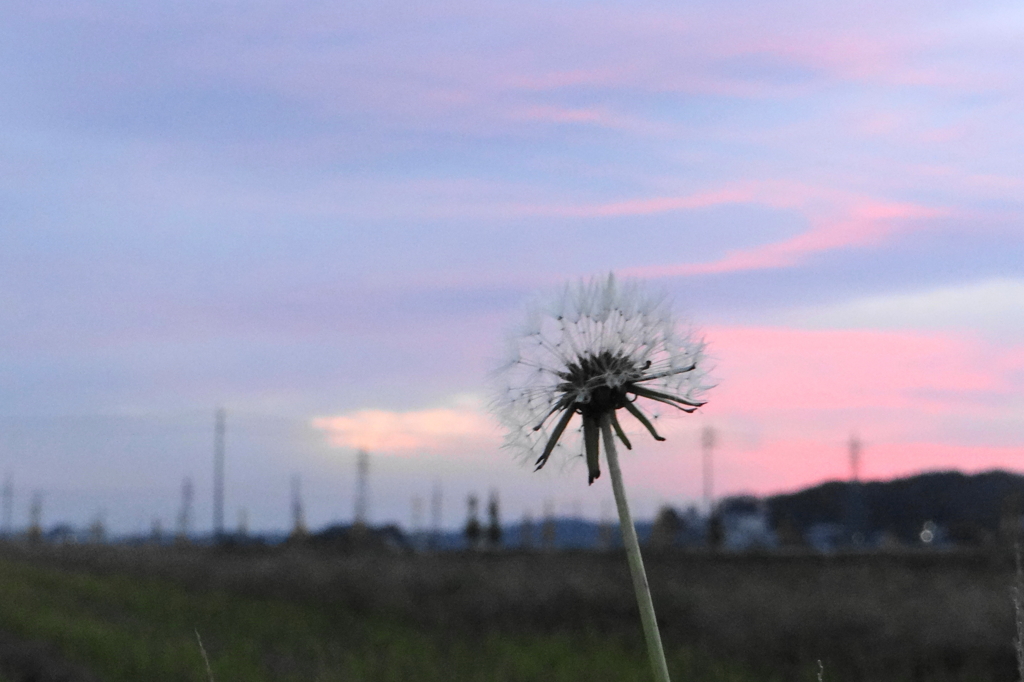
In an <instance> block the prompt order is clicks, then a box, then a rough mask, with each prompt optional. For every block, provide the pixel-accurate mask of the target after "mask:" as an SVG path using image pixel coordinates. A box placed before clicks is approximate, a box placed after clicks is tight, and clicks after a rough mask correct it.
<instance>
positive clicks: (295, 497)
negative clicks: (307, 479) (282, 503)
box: [292, 474, 306, 539]
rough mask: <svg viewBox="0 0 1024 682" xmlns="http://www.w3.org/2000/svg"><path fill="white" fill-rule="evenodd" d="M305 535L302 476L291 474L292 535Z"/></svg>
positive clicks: (296, 536) (298, 536) (299, 536)
mask: <svg viewBox="0 0 1024 682" xmlns="http://www.w3.org/2000/svg"><path fill="white" fill-rule="evenodd" d="M305 535H306V513H305V511H304V510H303V508H302V478H301V477H300V476H299V475H298V474H292V537H293V538H296V539H298V538H302V537H305Z"/></svg>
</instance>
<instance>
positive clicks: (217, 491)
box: [213, 408, 225, 542]
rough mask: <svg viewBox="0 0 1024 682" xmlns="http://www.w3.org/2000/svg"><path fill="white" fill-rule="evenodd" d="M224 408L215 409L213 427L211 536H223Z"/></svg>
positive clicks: (217, 538) (216, 537)
mask: <svg viewBox="0 0 1024 682" xmlns="http://www.w3.org/2000/svg"><path fill="white" fill-rule="evenodd" d="M224 421H225V416H224V408H219V409H218V410H217V417H216V420H215V424H214V429H213V536H214V539H215V540H217V541H218V542H219V541H220V540H221V539H222V538H223V537H224V430H225V424H224Z"/></svg>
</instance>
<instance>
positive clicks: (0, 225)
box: [0, 0, 1024, 533]
mask: <svg viewBox="0 0 1024 682" xmlns="http://www.w3.org/2000/svg"><path fill="white" fill-rule="evenodd" d="M1022 32H1024V13H1022V11H1021V9H1020V7H1019V6H1018V5H1016V4H1014V3H1005V2H985V3H974V4H972V5H971V6H970V7H965V6H963V4H962V3H942V2H940V3H938V4H936V3H934V2H929V3H922V2H913V1H908V2H898V3H892V2H885V3H882V2H862V3H857V4H856V5H850V6H847V7H832V6H821V5H818V4H815V3H803V2H787V3H784V4H783V5H776V6H772V7H767V6H761V5H758V4H756V3H748V2H730V3H724V4H723V3H696V4H693V3H691V4H688V5H687V6H685V7H680V6H678V5H677V4H675V3H659V2H651V3H643V4H642V5H640V6H637V5H635V4H629V5H627V4H624V3H617V2H606V3H601V4H599V5H592V4H589V3H576V2H557V3H554V4H551V3H545V4H530V3H527V4H525V5H524V4H521V3H520V4H516V5H508V4H503V3H493V2H489V3H483V4H480V3H476V4H473V5H472V6H470V5H466V4H464V3H450V2H442V3H432V4H431V5H430V6H429V7H425V6H412V5H410V4H408V3H395V2H385V3H373V4H359V3H357V4H349V5H346V6H344V7H339V6H338V5H337V4H334V3H317V2H313V3H304V4H303V5H302V6H301V7H295V6H293V5H290V4H285V3H280V2H259V3H235V2H225V3H217V4H213V5H211V4H209V3H198V2H179V3H173V4H166V3H151V2H142V3H122V2H116V1H112V0H111V1H95V2H93V1H89V2H75V3H67V2H62V1H58V0H44V1H43V2H31V3H29V2H20V1H17V0H15V1H13V2H8V3H5V5H4V8H3V9H2V10H0V60H2V63H3V65H4V67H3V69H0V119H2V120H3V126H2V129H0V322H2V324H0V473H2V474H4V475H6V476H8V480H9V481H10V482H11V486H12V489H13V500H14V501H13V505H14V507H13V509H14V511H13V521H12V523H13V524H14V525H15V526H19V527H25V526H27V524H28V523H29V515H30V514H29V512H30V507H31V500H32V499H33V495H35V494H37V493H38V494H39V495H40V496H41V499H42V514H43V517H42V518H43V520H44V524H46V525H48V524H53V523H57V522H62V523H69V524H73V525H75V526H82V525H87V524H88V523H90V522H91V520H93V519H94V518H95V517H96V516H97V515H102V516H103V518H104V519H105V521H106V524H107V526H108V528H109V529H110V530H112V531H116V532H118V533H134V532H140V531H143V530H145V529H148V528H149V527H150V525H151V524H152V522H153V519H154V518H157V519H162V522H163V523H164V524H165V525H169V524H173V519H174V517H175V514H176V513H177V510H178V508H179V506H180V498H181V486H182V484H183V481H184V479H185V478H190V479H191V481H192V485H193V486H194V497H195V517H194V525H195V529H196V530H197V531H200V530H206V531H207V532H208V531H209V530H210V529H211V528H212V523H213V522H212V509H211V508H210V505H211V504H212V502H211V500H212V486H213V480H212V479H213V473H212V466H213V464H212V457H213V449H214V440H215V433H214V431H215V413H216V410H218V409H224V410H225V411H226V436H225V442H224V447H225V457H226V469H225V479H224V496H225V497H224V505H225V512H224V513H225V515H226V518H227V519H228V523H229V524H233V522H234V519H235V518H236V515H238V514H242V513H244V514H246V515H247V518H248V523H249V525H250V527H251V528H253V529H259V530H266V531H271V530H287V528H288V527H289V524H290V512H289V509H290V490H291V480H292V477H293V476H295V475H298V476H300V477H301V479H302V481H303V488H302V489H303V494H304V497H305V504H306V510H307V511H306V513H307V516H308V523H309V524H310V525H311V526H321V525H323V524H328V523H332V522H345V521H351V520H352V515H353V514H354V511H353V510H354V504H355V495H356V487H357V476H356V453H357V451H358V449H359V448H365V449H366V450H368V451H369V452H371V453H372V459H373V467H372V473H371V479H370V489H371V491H372V494H371V496H370V497H371V502H370V503H369V507H368V514H369V518H370V520H372V521H373V522H375V523H400V524H406V525H407V524H410V523H411V522H412V516H413V507H414V506H415V503H414V498H417V497H419V498H422V499H424V500H425V499H427V498H428V497H430V496H431V494H432V490H433V489H434V487H435V486H439V487H441V488H442V489H443V490H444V491H445V499H447V500H448V501H449V504H448V505H447V506H446V507H445V511H444V513H443V524H444V525H446V526H449V527H451V528H454V527H456V526H459V525H460V524H461V523H462V522H463V520H464V510H463V500H464V498H465V496H466V495H467V494H469V493H470V492H473V491H478V492H479V494H481V495H482V494H484V493H485V491H486V490H488V489H490V488H500V489H501V494H502V498H503V501H504V508H505V509H506V510H507V513H508V514H509V515H511V516H515V517H518V516H520V515H522V514H524V513H532V514H534V515H539V514H541V513H542V510H543V507H544V505H545V503H547V504H550V505H554V508H555V509H556V510H557V512H558V513H559V514H562V513H563V512H565V513H568V512H570V511H571V512H573V513H577V514H578V515H580V516H582V517H585V518H589V519H591V520H595V521H596V520H599V519H600V517H601V514H602V508H603V506H604V505H606V504H607V500H608V499H609V497H610V493H609V490H608V489H607V488H606V486H607V482H606V481H605V480H603V479H602V480H601V481H599V482H598V483H597V484H596V485H595V486H593V488H588V487H587V486H586V485H585V483H584V481H583V475H582V473H581V471H580V470H579V469H578V468H577V463H575V462H573V461H571V460H570V461H568V462H563V463H562V466H561V468H560V467H550V468H549V469H548V470H545V471H543V472H541V473H539V474H534V473H531V472H530V471H529V468H526V467H523V466H521V465H519V464H517V463H516V462H515V461H513V459H512V458H511V457H509V456H508V455H507V454H506V453H504V452H502V451H501V450H500V449H499V446H500V442H501V441H500V434H499V433H498V431H497V429H496V427H495V425H494V423H493V420H492V418H491V417H490V416H489V414H488V411H487V409H486V407H487V403H488V401H489V395H488V389H487V385H488V384H487V382H488V372H489V371H490V370H492V369H493V368H494V367H495V366H496V365H497V364H498V363H500V361H501V359H502V356H503V352H504V351H503V339H504V336H505V335H506V334H507V333H508V332H509V331H510V330H513V329H514V328H515V325H516V324H517V323H518V322H519V320H520V318H521V311H522V307H523V304H524V303H525V302H526V301H527V300H529V299H530V297H531V296H533V295H535V293H536V292H544V291H548V290H551V289H553V288H554V287H556V286H557V285H558V284H559V283H561V282H563V281H565V280H567V279H572V278H577V277H580V276H588V275H591V274H595V273H597V274H599V273H604V272H607V271H614V272H615V273H617V274H619V275H620V276H624V277H639V278H644V279H648V280H653V284H655V285H656V286H662V287H664V288H665V289H666V290H667V291H668V292H669V293H670V295H671V296H672V297H673V299H674V301H675V307H676V309H677V311H678V312H679V314H680V316H681V318H682V319H684V320H688V321H689V322H690V323H692V324H693V325H694V326H695V328H696V329H698V333H699V334H701V335H703V336H704V337H705V338H706V340H707V342H708V347H709V352H710V355H711V356H712V358H713V362H714V365H715V366H716V369H715V370H714V374H713V376H714V378H715V379H716V380H717V382H718V384H719V385H718V387H717V388H715V389H714V390H713V391H712V392H711V393H710V394H709V398H710V402H709V403H708V405H707V407H706V408H704V409H703V410H701V412H700V413H699V414H698V415H696V416H694V417H692V418H681V419H671V420H667V421H666V422H665V423H664V426H663V427H662V428H664V429H665V430H666V431H667V432H668V436H669V439H668V442H667V443H663V444H655V443H648V442H644V441H642V445H640V447H638V448H637V451H636V452H634V453H631V454H630V457H629V460H628V462H627V470H626V476H627V480H628V483H629V485H630V487H631V489H632V490H634V491H635V493H634V495H635V500H636V501H635V504H636V506H637V508H638V515H639V516H641V517H646V518H651V517H653V515H654V514H655V512H656V510H657V509H658V508H659V507H660V506H661V505H663V504H671V505H675V506H678V507H686V506H688V505H690V504H696V503H701V502H702V501H703V500H704V490H703V482H702V481H703V474H702V470H701V462H702V459H701V445H700V443H701V437H700V433H701V431H702V429H704V428H705V427H711V428H713V429H715V431H716V434H717V441H716V449H715V463H714V471H715V472H714V484H713V485H714V491H715V493H714V494H715V496H718V495H720V494H740V493H753V494H758V495H765V494H772V493H779V492H786V491H794V490H797V489H800V488H802V487H806V486H808V485H812V484H816V483H819V482H821V481H825V480H830V479H845V478H848V477H849V476H850V464H849V457H848V443H849V440H850V438H851V437H856V438H858V439H860V441H861V442H862V444H863V447H862V455H861V463H860V476H861V477H862V478H864V479H887V478H891V477H894V476H904V475H909V474H913V473H917V472H921V471H928V470H944V469H958V470H963V471H968V472H976V471H983V470H988V469H992V468H1007V469H1017V468H1019V467H1020V460H1021V455H1022V454H1024V453H1022V449H1021V445H1022V438H1024V436H1022V433H1024V430H1022V429H1021V426H1022V419H1024V412H1022V407H1024V406H1022V398H1021V395H1022V391H1021V388H1022V380H1024V373H1022V371H1024V346H1022V345H1021V331H1022V325H1024V322H1022V320H1024V314H1022V313H1024V303H1022V302H1024V295H1022V294H1024V276H1022V270H1021V268H1022V265H1021V263H1024V258H1022V255H1024V254H1022V249H1024V240H1022V239H1021V228H1020V225H1019V219H1018V214H1019V209H1020V203H1021V199H1020V198H1021V196H1024V194H1022V192H1021V189H1022V182H1024V176H1022V172H1021V171H1022V168H1021V164H1022V163H1024V162H1022V159H1024V154H1021V151H1022V141H1024V140H1022V126H1021V124H1020V119H1019V116H1017V112H1018V111H1019V110H1020V105H1021V104H1022V103H1021V97H1022V94H1021V93H1024V87H1022V85H1024V83H1022V82H1021V79H1022V75H1021V71H1020V69H1019V68H1018V64H1019V63H1020V60H1021V57H1022V55H1021V50H1022V49H1024V48H1022V47H1021V45H1024V42H1022V41H1021V40H1020V38H1021V33H1022ZM565 469H568V470H569V472H570V473H568V474H567V473H564V470H565ZM456 500H457V501H458V502H457V503H456V502H455V501H456ZM456 510H457V511H456Z"/></svg>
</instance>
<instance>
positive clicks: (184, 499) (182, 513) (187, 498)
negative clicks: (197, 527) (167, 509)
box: [177, 476, 192, 543]
mask: <svg viewBox="0 0 1024 682" xmlns="http://www.w3.org/2000/svg"><path fill="white" fill-rule="evenodd" d="M191 525H192V479H191V478H190V477H188V476H186V477H185V479H184V480H183V481H182V482H181V509H180V510H179V511H178V538H177V539H178V542H181V543H185V542H188V533H189V530H190V527H191Z"/></svg>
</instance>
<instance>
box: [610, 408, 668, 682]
mask: <svg viewBox="0 0 1024 682" xmlns="http://www.w3.org/2000/svg"><path fill="white" fill-rule="evenodd" d="M601 433H602V435H603V436H604V454H605V457H607V459H608V473H609V475H610V476H611V478H612V490H613V491H614V492H615V505H616V506H617V507H618V508H619V527H620V528H621V529H622V544H623V545H625V547H626V558H627V559H628V560H629V572H630V574H631V575H632V576H633V590H634V591H635V592H636V605H637V606H638V607H639V609H640V622H641V623H643V626H644V639H646V640H647V655H648V656H649V657H650V659H651V667H652V668H653V669H654V679H655V680H657V682H670V680H669V677H668V664H667V663H666V662H665V650H664V648H662V645H661V634H660V633H659V632H658V619H657V618H656V617H655V616H654V602H653V601H651V588H650V587H649V586H648V585H647V574H646V573H645V572H644V560H643V558H642V557H641V556H640V542H639V541H638V540H637V537H636V528H635V527H634V526H633V517H632V515H630V513H629V502H628V501H627V500H626V488H625V486H623V484H622V470H621V469H620V468H619V455H618V453H617V452H616V450H615V439H614V438H613V437H612V426H611V413H608V414H605V415H604V416H602V417H601Z"/></svg>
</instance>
